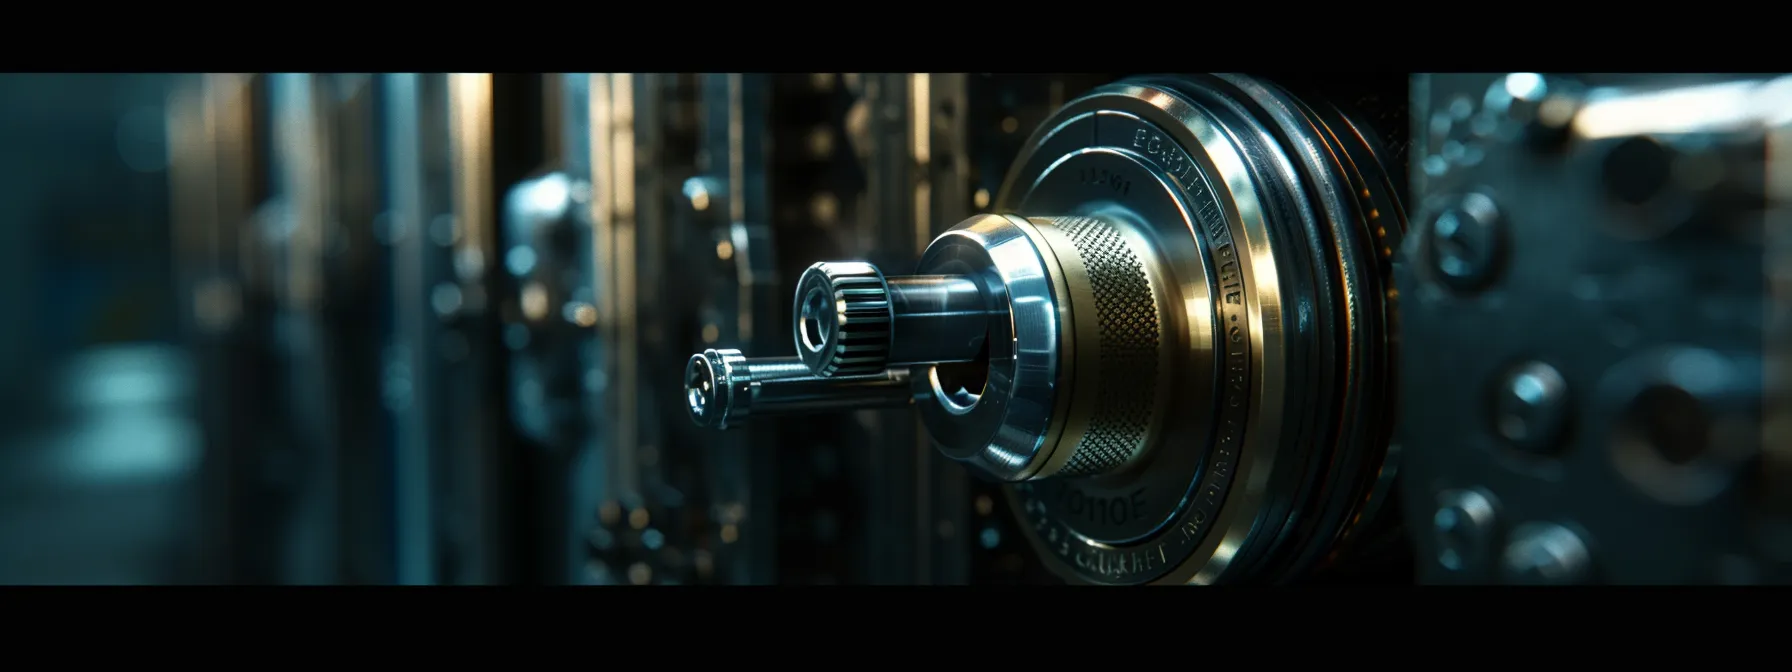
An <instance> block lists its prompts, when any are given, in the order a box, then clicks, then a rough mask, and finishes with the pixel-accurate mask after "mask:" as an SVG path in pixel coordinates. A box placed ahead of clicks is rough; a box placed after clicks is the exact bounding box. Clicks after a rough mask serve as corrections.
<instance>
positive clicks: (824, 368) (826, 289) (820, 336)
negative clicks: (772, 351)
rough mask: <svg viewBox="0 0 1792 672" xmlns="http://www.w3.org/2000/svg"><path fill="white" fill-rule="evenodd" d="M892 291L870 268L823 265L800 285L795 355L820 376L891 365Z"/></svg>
mask: <svg viewBox="0 0 1792 672" xmlns="http://www.w3.org/2000/svg"><path fill="white" fill-rule="evenodd" d="M891 310H892V309H891V305H890V289H889V286H888V285H886V284H885V283H884V275H883V273H882V272H880V271H878V270H877V267H876V266H872V265H871V264H867V263H863V262H857V261H847V262H838V261H836V262H821V263H818V264H815V265H814V266H810V267H809V269H808V270H806V271H803V276H802V278H801V279H799V280H797V286H796V309H795V310H794V311H793V314H794V315H796V329H795V330H794V331H795V332H796V351H797V356H798V357H801V358H802V360H803V364H805V365H807V366H808V367H809V370H810V371H812V372H814V373H815V375H818V376H858V375H868V374H874V373H879V372H882V371H883V370H884V367H885V365H886V364H887V363H888V362H889V360H890V336H891V324H892V322H893V321H894V320H895V316H894V314H892V312H891Z"/></svg>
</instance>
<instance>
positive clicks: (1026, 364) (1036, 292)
mask: <svg viewBox="0 0 1792 672" xmlns="http://www.w3.org/2000/svg"><path fill="white" fill-rule="evenodd" d="M1042 249H1048V248H1047V247H1046V244H1045V243H1044V242H1043V241H1041V240H1040V239H1039V234H1038V232H1037V231H1035V230H1034V226H1033V224H1032V223H1031V222H1028V221H1026V220H1025V219H1021V218H1019V217H1008V216H1002V215H980V216H977V217H973V218H971V219H969V220H966V221H965V222H963V223H961V224H959V225H958V226H956V227H953V228H952V229H951V230H950V231H947V232H946V233H944V234H941V235H940V237H939V238H936V239H934V242H933V244H932V245H929V246H928V248H927V251H926V252H925V253H923V254H922V255H921V263H920V264H919V266H918V270H919V272H920V273H921V274H924V275H956V276H969V277H973V278H979V279H980V280H981V281H982V283H983V284H984V286H985V287H987V288H988V289H989V304H988V305H989V308H990V311H991V312H992V313H994V314H996V315H1004V314H1005V315H1006V318H1007V319H991V320H990V331H989V363H988V366H987V369H986V371H987V372H986V373H985V374H984V378H985V380H983V381H981V383H982V384H981V385H980V386H978V385H977V384H976V383H977V381H976V376H975V375H971V376H964V377H962V379H963V380H965V381H969V383H968V384H953V383H955V382H960V379H961V376H958V375H955V369H956V367H953V366H951V365H938V366H931V367H926V368H925V371H926V374H925V376H920V375H917V376H916V380H915V385H916V393H917V396H921V395H925V398H926V399H927V401H926V402H925V403H922V404H920V405H919V406H918V410H919V411H920V413H921V420H922V422H923V423H925V424H926V426H927V429H928V432H929V433H930V434H932V436H933V438H934V441H935V442H936V443H937V444H938V445H939V447H940V449H941V450H942V451H944V452H945V453H946V455H948V456H950V457H952V458H953V459H956V460H960V461H963V462H966V463H968V464H970V465H971V466H973V467H976V468H979V469H982V470H984V471H986V472H988V473H989V474H990V475H992V476H995V477H996V478H999V479H1002V480H1024V479H1026V478H1030V477H1031V476H1033V475H1034V474H1036V473H1038V472H1039V471H1040V470H1041V469H1042V468H1044V467H1045V465H1046V462H1047V461H1048V460H1049V459H1050V457H1051V452H1050V451H1051V450H1052V449H1053V448H1054V447H1055V446H1054V445H1052V444H1050V443H1048V440H1049V437H1055V436H1056V435H1057V433H1058V427H1057V426H1055V425H1057V424H1061V422H1062V413H1061V411H1060V410H1059V408H1058V407H1059V405H1060V402H1061V399H1060V395H1059V394H1058V393H1057V386H1058V385H1059V375H1060V372H1061V371H1062V370H1063V369H1064V367H1065V364H1066V363H1065V361H1064V358H1065V357H1066V356H1067V352H1066V351H1067V348H1066V347H1065V341H1067V340H1068V339H1069V338H1070V336H1069V334H1068V333H1067V329H1066V328H1065V323H1066V322H1067V321H1068V320H1069V315H1068V313H1067V311H1066V309H1065V308H1064V307H1063V305H1062V304H1061V302H1060V300H1059V299H1058V298H1057V297H1061V296H1064V294H1065V292H1066V291H1067V290H1066V289H1065V287H1064V285H1063V279H1062V278H1061V277H1059V276H1058V275H1057V274H1055V273H1053V272H1052V271H1051V270H1048V267H1047V261H1046V259H1045V258H1044V257H1042V256H1041V254H1040V251H1041V250H1042ZM973 373H974V372H973ZM973 387H975V388H976V389H972V388H973ZM948 388H950V389H948Z"/></svg>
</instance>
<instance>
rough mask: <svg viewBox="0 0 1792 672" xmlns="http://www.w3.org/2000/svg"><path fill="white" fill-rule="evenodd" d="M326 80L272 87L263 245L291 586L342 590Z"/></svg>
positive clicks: (277, 82)
mask: <svg viewBox="0 0 1792 672" xmlns="http://www.w3.org/2000/svg"><path fill="white" fill-rule="evenodd" d="M319 77H320V76H318V75H310V74H279V75H270V82H269V84H270V86H269V96H270V110H271V113H272V119H271V124H272V132H273V136H274V138H273V140H274V141H273V146H272V156H271V157H270V158H271V160H272V165H273V169H274V183H273V189H274V200H273V202H272V203H271V204H270V207H269V208H268V209H266V210H264V212H265V213H266V214H267V215H268V216H269V218H270V219H272V220H273V221H272V222H271V223H272V225H273V226H272V230H273V231H274V232H275V233H274V238H273V239H272V240H268V241H265V244H267V245H269V247H270V251H271V252H272V257H271V258H272V259H273V260H274V264H275V266H276V268H277V271H276V274H277V275H276V287H277V289H278V292H279V294H278V298H277V302H278V306H279V307H278V308H277V311H276V315H277V317H276V323H275V328H276V330H277V333H278V334H280V335H281V337H282V338H281V339H280V342H281V343H282V344H283V345H284V348H283V351H282V353H281V360H282V368H283V371H282V373H283V374H284V375H282V376H281V379H282V387H283V388H284V389H283V392H284V394H283V395H281V399H282V400H283V404H282V406H281V409H280V410H281V413H282V417H283V418H284V419H285V420H286V423H287V437H286V438H287V440H288V442H289V443H288V445H287V446H286V448H285V450H286V451H288V452H289V454H290V456H291V458H292V462H291V466H290V468H291V469H292V470H293V471H294V472H295V473H294V474H292V479H293V482H295V483H296V484H297V488H298V490H297V491H296V492H295V493H293V496H294V501H293V502H292V507H293V508H292V510H291V512H290V516H291V518H290V520H289V522H288V525H287V527H288V534H289V535H290V536H288V537H287V538H286V542H285V553H286V557H287V563H288V564H287V569H286V573H287V580H288V581H290V582H292V583H297V584H329V583H335V582H337V580H338V577H339V572H338V569H339V564H338V560H339V558H340V554H339V552H338V548H337V544H336V538H337V532H338V530H337V529H336V526H335V522H336V521H337V520H338V519H339V516H338V515H337V514H336V511H335V506H336V504H337V497H338V491H337V485H338V484H337V479H336V476H337V470H338V460H337V459H336V458H337V455H336V449H337V447H338V446H339V445H340V444H339V442H337V441H335V440H334V439H335V438H336V434H337V432H336V430H337V427H336V422H335V421H336V418H335V416H334V414H333V413H331V408H330V404H331V390H330V380H331V372H330V361H331V352H330V350H331V347H330V342H329V340H330V339H329V338H328V336H329V335H328V333H327V329H328V325H326V324H325V322H324V318H323V315H322V314H321V311H322V309H323V304H324V284H325V267H324V246H325V241H326V231H325V227H326V225H327V220H328V219H329V213H330V212H331V210H332V206H333V202H332V194H331V191H332V190H331V188H330V187H331V185H330V184H329V181H328V179H326V178H327V174H328V171H329V170H330V168H331V166H332V164H333V161H332V159H333V157H332V156H331V151H330V150H331V146H330V144H331V143H330V140H331V138H332V137H333V135H332V133H331V130H332V129H331V128H330V124H329V119H328V118H327V115H326V113H325V110H326V109H327V102H326V101H325V100H320V96H319V93H320V89H321V86H320V84H319Z"/></svg>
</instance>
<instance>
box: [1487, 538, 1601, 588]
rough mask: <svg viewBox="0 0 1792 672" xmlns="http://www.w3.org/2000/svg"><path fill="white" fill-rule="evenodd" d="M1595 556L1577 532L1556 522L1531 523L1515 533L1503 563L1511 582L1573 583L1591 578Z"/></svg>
mask: <svg viewBox="0 0 1792 672" xmlns="http://www.w3.org/2000/svg"><path fill="white" fill-rule="evenodd" d="M1592 559H1593V554H1592V552H1591V551H1589V550H1587V545H1586V542H1584V541H1582V540H1581V538H1580V535H1578V534H1575V533H1574V531H1572V530H1569V529H1568V528H1566V527H1563V526H1561V525H1557V524H1555V523H1530V524H1527V525H1525V526H1523V527H1520V528H1518V530H1516V531H1514V532H1513V535H1512V544H1511V545H1509V546H1507V547H1506V552H1505V554H1504V556H1503V557H1502V559H1501V564H1502V565H1503V567H1504V569H1505V575H1506V581H1507V582H1508V583H1515V584H1520V585H1570V584H1576V583H1583V582H1585V581H1586V580H1587V579H1588V577H1589V575H1590V573H1591V570H1592Z"/></svg>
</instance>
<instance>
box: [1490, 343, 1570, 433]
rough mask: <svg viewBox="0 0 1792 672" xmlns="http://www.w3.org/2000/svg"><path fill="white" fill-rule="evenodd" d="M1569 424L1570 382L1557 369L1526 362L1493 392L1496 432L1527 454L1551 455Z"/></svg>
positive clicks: (1514, 369) (1515, 369)
mask: <svg viewBox="0 0 1792 672" xmlns="http://www.w3.org/2000/svg"><path fill="white" fill-rule="evenodd" d="M1567 424H1568V381H1566V380H1564V379H1563V378H1562V374H1561V373H1560V372H1558V371H1556V369H1555V367H1553V366H1550V365H1548V364H1545V363H1543V362H1525V363H1524V364H1521V365H1519V366H1517V367H1515V368H1513V369H1512V370H1511V371H1510V372H1509V373H1507V374H1506V376H1505V377H1504V378H1502V379H1501V380H1500V383H1499V387H1497V388H1495V390H1494V400H1493V429H1494V433H1496V434H1498V435H1499V436H1500V437H1501V438H1504V439H1505V440H1506V441H1507V442H1509V443H1511V444H1512V446H1513V447H1516V448H1518V449H1519V450H1523V451H1525V452H1528V453H1537V454H1545V453H1549V452H1551V451H1552V450H1553V449H1554V448H1555V446H1556V445H1558V443H1557V442H1558V439H1560V438H1561V435H1562V430H1563V429H1564V428H1565V427H1566V426H1567Z"/></svg>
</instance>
